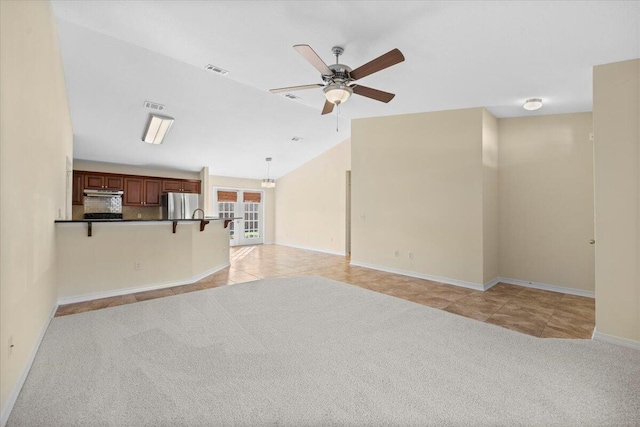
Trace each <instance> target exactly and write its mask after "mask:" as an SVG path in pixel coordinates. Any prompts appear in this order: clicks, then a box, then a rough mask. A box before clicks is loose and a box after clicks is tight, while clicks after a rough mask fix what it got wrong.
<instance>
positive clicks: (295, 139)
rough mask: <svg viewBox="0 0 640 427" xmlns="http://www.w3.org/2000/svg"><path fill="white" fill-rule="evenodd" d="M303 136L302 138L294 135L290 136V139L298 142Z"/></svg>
mask: <svg viewBox="0 0 640 427" xmlns="http://www.w3.org/2000/svg"><path fill="white" fill-rule="evenodd" d="M303 139H304V138H302V137H301V136H294V137H293V138H291V140H292V141H293V142H298V141H302V140H303Z"/></svg>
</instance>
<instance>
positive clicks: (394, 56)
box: [350, 49, 404, 80]
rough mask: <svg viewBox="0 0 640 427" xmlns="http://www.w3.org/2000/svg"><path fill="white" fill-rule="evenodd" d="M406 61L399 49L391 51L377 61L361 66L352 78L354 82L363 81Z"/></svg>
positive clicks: (353, 72) (353, 73) (352, 74)
mask: <svg viewBox="0 0 640 427" xmlns="http://www.w3.org/2000/svg"><path fill="white" fill-rule="evenodd" d="M402 61H404V55H403V54H402V52H400V51H399V50H398V49H393V50H390V51H389V52H387V53H385V54H384V55H382V56H379V57H377V58H376V59H374V60H372V61H369V62H367V63H366V64H364V65H361V66H359V67H358V68H356V69H355V70H353V71H352V72H351V73H350V74H351V78H352V79H354V80H358V79H361V78H363V77H365V76H368V75H369V74H373V73H377V72H378V71H380V70H384V69H385V68H389V67H391V66H392V65H396V64H397V63H399V62H402Z"/></svg>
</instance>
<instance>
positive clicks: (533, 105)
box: [523, 98, 542, 111]
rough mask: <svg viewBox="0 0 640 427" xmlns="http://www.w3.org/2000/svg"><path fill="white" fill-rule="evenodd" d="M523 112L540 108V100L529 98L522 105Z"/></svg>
mask: <svg viewBox="0 0 640 427" xmlns="http://www.w3.org/2000/svg"><path fill="white" fill-rule="evenodd" d="M523 107H524V109H525V110H529V111H533V110H537V109H539V108H540V107H542V99H540V98H531V99H527V100H526V101H525V102H524V105H523Z"/></svg>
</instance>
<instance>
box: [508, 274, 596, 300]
mask: <svg viewBox="0 0 640 427" xmlns="http://www.w3.org/2000/svg"><path fill="white" fill-rule="evenodd" d="M498 279H499V280H498V281H499V282H502V283H508V284H510V285H518V286H524V287H526V288H534V289H542V290H544V291H551V292H560V293H563V294H570V295H578V296H581V297H588V298H595V296H596V295H595V292H593V291H585V290H582V289H575V288H566V287H564V286H557V285H549V284H547V283H538V282H529V281H526V280H518V279H510V278H508V277H498Z"/></svg>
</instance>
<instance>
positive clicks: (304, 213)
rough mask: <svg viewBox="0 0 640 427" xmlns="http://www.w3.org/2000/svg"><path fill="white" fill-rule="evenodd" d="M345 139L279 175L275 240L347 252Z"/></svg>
mask: <svg viewBox="0 0 640 427" xmlns="http://www.w3.org/2000/svg"><path fill="white" fill-rule="evenodd" d="M350 169H351V141H350V140H346V141H343V142H341V143H340V144H338V145H336V146H335V147H333V148H331V149H329V150H328V151H326V152H324V153H322V154H321V155H319V156H318V157H316V158H314V159H312V160H310V161H309V162H307V163H305V164H304V165H302V166H300V167H299V168H297V169H295V170H293V171H291V172H289V173H288V174H287V175H285V176H283V177H281V178H280V179H278V182H277V187H276V212H277V216H276V243H278V244H281V245H289V246H296V247H301V248H307V249H313V250H318V251H324V252H331V253H338V254H344V253H345V252H346V242H345V240H346V221H347V220H346V206H347V205H346V184H347V182H346V179H347V178H346V172H347V171H348V170H350Z"/></svg>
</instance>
